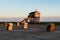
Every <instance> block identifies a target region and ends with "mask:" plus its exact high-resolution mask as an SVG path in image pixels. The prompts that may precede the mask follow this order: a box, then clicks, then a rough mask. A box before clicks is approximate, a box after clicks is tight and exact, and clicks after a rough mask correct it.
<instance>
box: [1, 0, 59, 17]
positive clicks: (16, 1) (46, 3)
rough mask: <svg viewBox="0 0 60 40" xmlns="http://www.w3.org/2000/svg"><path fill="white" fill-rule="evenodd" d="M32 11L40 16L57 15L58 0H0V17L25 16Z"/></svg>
mask: <svg viewBox="0 0 60 40" xmlns="http://www.w3.org/2000/svg"><path fill="white" fill-rule="evenodd" d="M32 11H39V12H40V13H41V16H42V17H59V16H60V0H0V18H3V17H5V18H7V17H27V16H28V15H29V13H30V12H32Z"/></svg>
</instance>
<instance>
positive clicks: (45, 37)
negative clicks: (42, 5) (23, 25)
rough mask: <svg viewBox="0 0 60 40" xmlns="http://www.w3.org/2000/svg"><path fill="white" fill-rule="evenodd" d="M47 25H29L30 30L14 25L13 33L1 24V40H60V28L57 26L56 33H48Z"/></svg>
mask: <svg viewBox="0 0 60 40" xmlns="http://www.w3.org/2000/svg"><path fill="white" fill-rule="evenodd" d="M46 27H47V26H46V25H38V24H29V28H28V29H26V30H25V29H20V28H19V29H18V28H17V26H16V25H14V27H13V30H12V31H7V30H6V28H5V27H4V26H3V24H0V40H60V27H59V25H55V31H54V32H47V31H46Z"/></svg>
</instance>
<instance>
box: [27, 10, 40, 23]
mask: <svg viewBox="0 0 60 40" xmlns="http://www.w3.org/2000/svg"><path fill="white" fill-rule="evenodd" d="M29 17H31V19H30V23H39V20H40V12H38V11H34V12H31V13H29V15H28V18H29Z"/></svg>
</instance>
